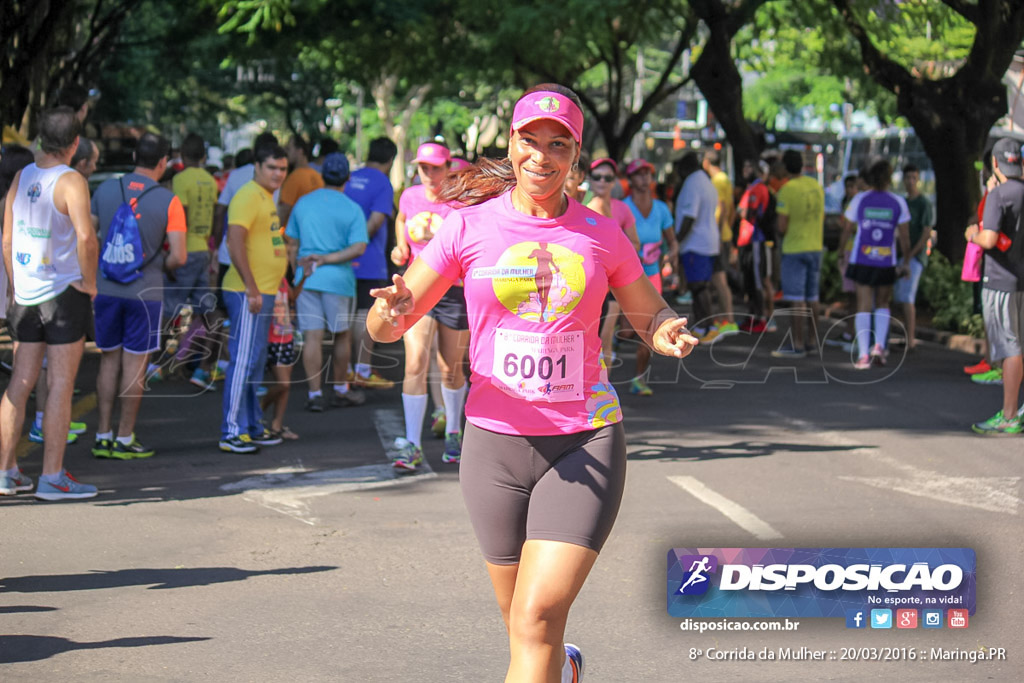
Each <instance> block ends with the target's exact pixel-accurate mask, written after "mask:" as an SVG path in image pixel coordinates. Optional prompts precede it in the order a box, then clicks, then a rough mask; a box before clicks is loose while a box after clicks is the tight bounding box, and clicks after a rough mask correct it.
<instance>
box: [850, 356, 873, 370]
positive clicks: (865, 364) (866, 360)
mask: <svg viewBox="0 0 1024 683" xmlns="http://www.w3.org/2000/svg"><path fill="white" fill-rule="evenodd" d="M870 367H871V356H861V357H860V358H858V359H857V362H855V363H854V364H853V369H854V370H867V369H868V368H870Z"/></svg>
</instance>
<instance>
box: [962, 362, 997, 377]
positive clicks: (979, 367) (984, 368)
mask: <svg viewBox="0 0 1024 683" xmlns="http://www.w3.org/2000/svg"><path fill="white" fill-rule="evenodd" d="M991 371H992V366H991V365H989V364H988V359H986V358H982V359H981V362H979V363H975V364H974V365H965V366H964V373H966V374H968V375H980V374H982V373H985V372H991Z"/></svg>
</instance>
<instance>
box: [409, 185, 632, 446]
mask: <svg viewBox="0 0 1024 683" xmlns="http://www.w3.org/2000/svg"><path fill="white" fill-rule="evenodd" d="M421 258H422V259H423V262H424V263H425V264H426V265H428V266H430V267H431V268H432V269H434V270H435V271H436V272H438V273H440V274H441V275H443V276H444V277H446V278H449V279H451V280H459V279H460V278H461V279H464V280H465V287H466V308H467V311H468V313H469V327H470V330H471V333H472V334H471V341H470V346H469V358H470V367H471V369H472V388H471V389H470V392H469V398H468V400H467V402H466V419H467V420H469V421H470V422H472V423H473V424H474V425H476V426H477V427H480V428H481V429H487V430H490V431H493V432H498V433H501V434H515V435H521V436H537V435H546V434H573V433H576V432H581V431H586V430H592V429H597V428H599V427H603V426H605V425H608V424H613V423H616V422H620V421H621V420H622V409H621V407H620V405H619V397H618V395H617V394H616V393H615V389H614V388H613V387H612V385H611V384H610V383H609V382H608V372H607V369H606V368H605V365H604V363H603V362H602V361H601V339H600V336H599V332H600V324H601V320H600V316H601V304H602V302H603V301H604V298H605V295H606V293H607V292H608V288H609V287H624V286H626V285H628V284H631V283H632V282H634V281H635V280H637V279H639V278H641V277H643V274H644V271H643V267H642V266H641V265H640V259H639V258H638V257H637V255H636V252H635V251H633V247H632V246H631V245H630V243H629V240H628V239H627V238H626V236H625V235H624V234H623V232H622V228H620V227H619V226H618V224H616V222H615V221H613V220H611V219H608V218H605V217H604V216H601V215H600V214H597V213H595V212H593V211H591V210H590V209H587V208H586V207H584V206H582V205H581V204H580V203H579V202H577V201H575V200H573V199H570V200H569V208H568V210H567V211H566V212H565V213H564V214H563V215H562V216H559V217H558V218H536V217H533V216H527V215H525V214H522V213H519V212H518V211H516V210H515V208H513V206H512V199H511V195H510V193H505V194H503V195H501V196H500V197H495V198H494V199H491V200H489V201H487V202H484V203H483V204H480V205H478V206H472V207H468V208H465V209H460V210H458V211H455V212H453V213H452V214H450V215H449V216H448V217H447V218H446V219H445V221H444V224H443V225H442V226H441V230H440V231H439V232H438V233H437V235H436V236H435V237H434V239H433V240H432V241H431V242H430V244H429V245H428V246H427V248H426V249H424V250H423V252H422V254H421Z"/></svg>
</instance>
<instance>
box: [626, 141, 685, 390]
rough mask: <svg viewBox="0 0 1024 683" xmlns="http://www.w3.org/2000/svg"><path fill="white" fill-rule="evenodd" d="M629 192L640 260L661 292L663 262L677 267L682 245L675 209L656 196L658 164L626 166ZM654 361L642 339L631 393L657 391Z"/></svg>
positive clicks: (639, 161)
mask: <svg viewBox="0 0 1024 683" xmlns="http://www.w3.org/2000/svg"><path fill="white" fill-rule="evenodd" d="M626 179H627V180H629V189H630V193H629V196H628V197H626V199H625V200H623V204H625V205H626V208H627V209H629V211H630V213H632V214H633V219H634V220H635V221H636V234H637V238H638V239H639V240H640V263H642V264H643V267H644V275H646V276H647V279H649V280H650V281H651V284H652V285H654V289H656V290H657V292H658V294H661V291H662V287H661V268H662V265H663V264H667V265H670V266H671V268H672V269H673V271H672V272H674V269H675V267H676V263H677V262H678V261H677V257H676V254H678V253H679V245H678V244H676V233H675V230H674V222H673V220H672V212H671V211H669V208H668V205H667V204H666V203H665V202H663V201H661V200H660V199H655V198H654V167H653V166H651V164H650V163H649V162H647V161H645V160H644V159H634V160H633V161H631V162H629V165H628V166H626ZM650 364H651V349H650V348H648V346H647V345H646V344H643V343H641V344H640V345H638V346H637V349H636V376H635V377H633V381H632V382H630V385H629V393H631V394H639V395H640V396H650V395H651V394H653V393H654V392H653V391H652V390H651V388H650V387H649V386H647V382H646V379H647V369H648V367H650Z"/></svg>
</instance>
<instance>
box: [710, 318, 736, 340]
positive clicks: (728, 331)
mask: <svg viewBox="0 0 1024 683" xmlns="http://www.w3.org/2000/svg"><path fill="white" fill-rule="evenodd" d="M715 329H716V330H718V336H719V337H729V336H732V335H734V334H739V333H740V327H739V325H737V324H736V323H731V322H729V321H727V320H723V321H722V322H720V323H718V325H716V326H715Z"/></svg>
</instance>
